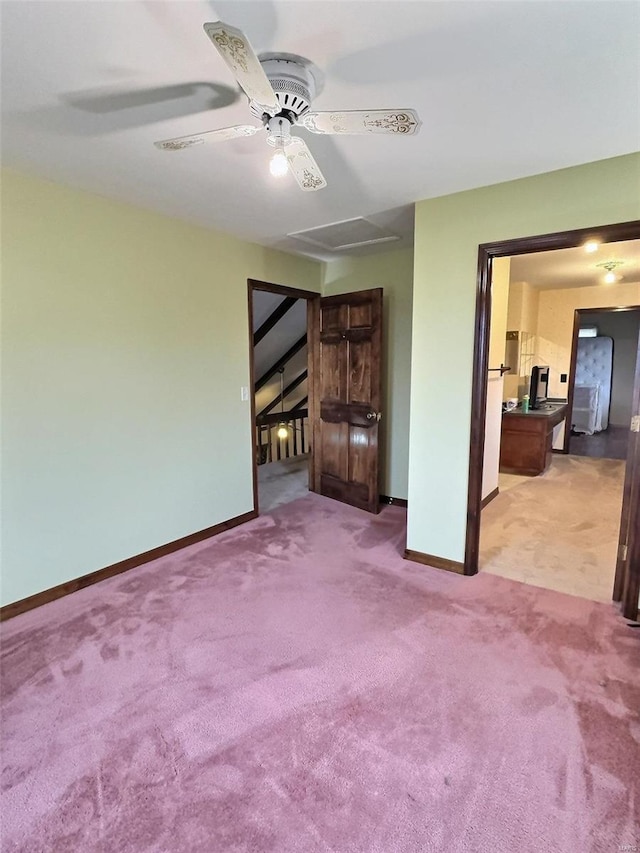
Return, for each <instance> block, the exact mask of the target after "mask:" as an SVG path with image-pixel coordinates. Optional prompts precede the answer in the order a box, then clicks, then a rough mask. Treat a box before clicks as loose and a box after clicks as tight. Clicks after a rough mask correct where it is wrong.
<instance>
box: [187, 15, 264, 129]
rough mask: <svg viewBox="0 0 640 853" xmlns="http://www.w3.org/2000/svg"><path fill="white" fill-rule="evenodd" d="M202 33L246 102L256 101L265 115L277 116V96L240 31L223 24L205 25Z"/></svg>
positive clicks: (246, 39) (215, 22) (217, 22)
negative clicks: (210, 43)
mask: <svg viewBox="0 0 640 853" xmlns="http://www.w3.org/2000/svg"><path fill="white" fill-rule="evenodd" d="M204 30H205V32H206V34H207V35H208V36H209V38H210V39H211V41H212V42H213V45H214V47H215V48H216V50H217V51H218V53H219V54H220V56H221V57H222V58H223V59H224V61H225V62H226V63H227V65H228V66H229V68H230V69H231V72H232V73H233V75H234V77H235V78H236V80H237V81H238V83H239V84H240V86H241V88H242V89H243V90H244V92H245V94H246V95H247V97H248V98H249V100H250V101H255V102H256V103H257V104H258V105H259V106H260V107H262V109H263V110H264V112H265V113H270V114H271V115H275V114H276V113H279V112H280V104H279V102H278V99H277V98H276V93H275V92H274V91H273V88H272V87H271V83H270V82H269V80H268V79H267V75H266V74H265V73H264V69H263V68H262V65H260V60H259V59H258V57H257V56H256V54H255V51H254V49H253V48H252V47H251V44H250V43H249V39H248V38H247V37H246V36H245V34H244V33H243V32H242V30H238V29H236V28H235V27H231V26H229V24H223V23H222V21H214V22H213V23H210V24H205V25H204Z"/></svg>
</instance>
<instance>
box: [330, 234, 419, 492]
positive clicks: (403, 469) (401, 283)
mask: <svg viewBox="0 0 640 853" xmlns="http://www.w3.org/2000/svg"><path fill="white" fill-rule="evenodd" d="M374 287H382V288H384V317H383V324H384V327H383V370H384V373H383V388H382V396H383V410H382V411H383V417H382V421H381V423H380V441H381V452H380V471H381V481H380V488H381V490H382V494H385V495H390V496H391V497H394V498H404V499H405V500H406V498H407V494H408V483H407V479H408V467H409V385H410V370H411V303H412V291H413V249H398V250H396V251H391V252H384V253H382V254H377V255H369V256H367V257H363V258H345V259H344V260H342V259H341V260H337V261H331V262H329V263H326V264H325V266H324V282H323V287H322V292H323V294H324V295H325V296H330V295H331V294H335V293H348V292H350V291H352V290H367V289H370V288H374Z"/></svg>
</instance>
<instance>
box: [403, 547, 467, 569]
mask: <svg viewBox="0 0 640 853" xmlns="http://www.w3.org/2000/svg"><path fill="white" fill-rule="evenodd" d="M404 558H405V560H412V561H413V562H414V563H422V565H423V566H431V567H432V568H434V569H444V571H445V572H455V573H456V574H457V575H463V574H464V563H459V562H458V561H457V560H447V559H446V557H436V556H434V555H433V554H423V553H422V551H411V550H410V549H409V548H406V549H405V552H404Z"/></svg>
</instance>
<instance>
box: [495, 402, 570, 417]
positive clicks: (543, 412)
mask: <svg viewBox="0 0 640 853" xmlns="http://www.w3.org/2000/svg"><path fill="white" fill-rule="evenodd" d="M566 406H567V402H566V400H564V401H560V400H557V401H555V400H553V401H550V402H548V403H542V407H541V408H540V409H529V411H528V412H523V411H522V409H521V408H520V406H516V408H515V409H510V410H509V411H508V412H503V413H502V416H503V417H505V416H507V417H513V416H514V415H517V416H518V417H521V418H550V417H553V415H556V414H558V412H559V411H560V410H561V409H565V408H566Z"/></svg>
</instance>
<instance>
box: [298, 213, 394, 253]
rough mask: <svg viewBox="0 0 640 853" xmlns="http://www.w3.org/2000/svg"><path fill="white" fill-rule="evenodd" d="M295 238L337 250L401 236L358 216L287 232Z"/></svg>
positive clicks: (391, 239) (392, 239) (385, 241)
mask: <svg viewBox="0 0 640 853" xmlns="http://www.w3.org/2000/svg"><path fill="white" fill-rule="evenodd" d="M287 237H291V238H293V239H294V240H300V241H302V242H303V243H310V244H311V245H313V246H317V247H319V248H321V249H327V250H329V251H332V252H335V251H338V250H340V249H355V248H356V247H358V246H370V245H373V244H375V243H388V242H392V241H394V240H399V239H400V237H399V236H398V235H397V234H394V233H393V232H392V231H388V230H386V229H384V228H380V226H378V225H374V224H373V222H370V221H369V220H368V219H364V218H363V217H357V218H356V219H345V220H344V221H343V222H334V223H333V224H331V225H321V226H320V227H318V228H309V229H307V230H306V231H296V232H294V233H292V234H287Z"/></svg>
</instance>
